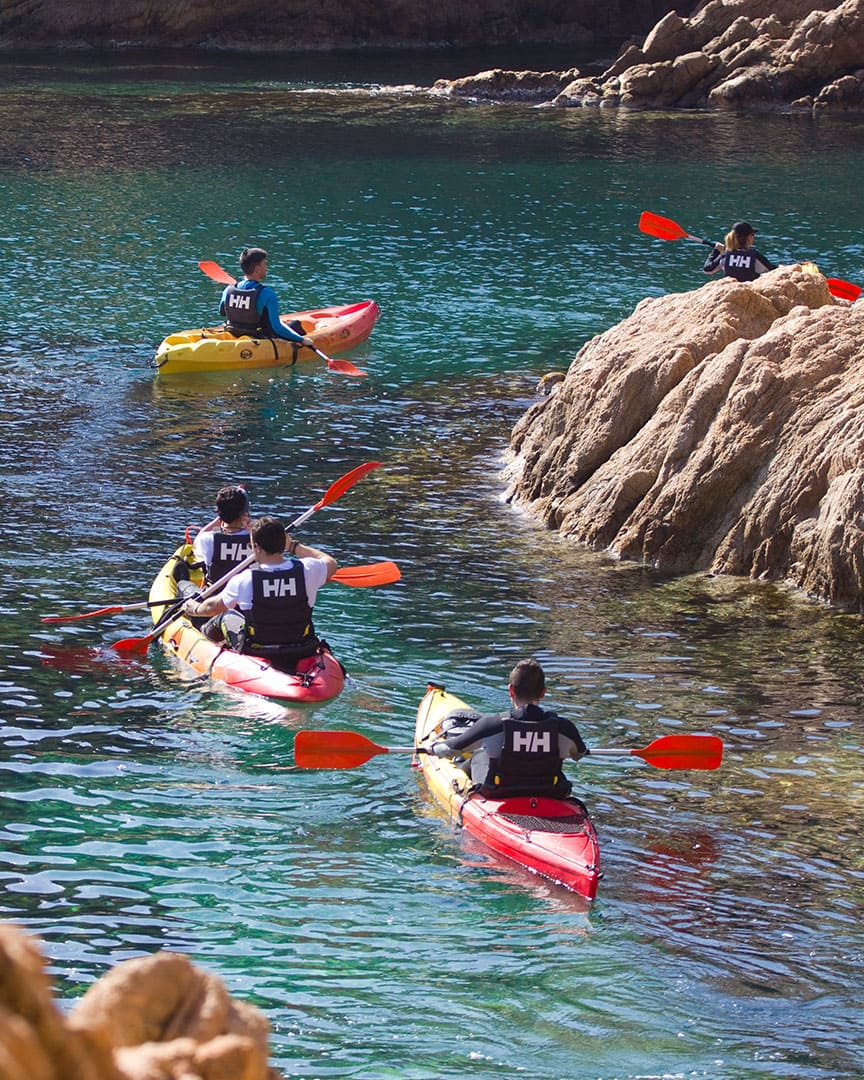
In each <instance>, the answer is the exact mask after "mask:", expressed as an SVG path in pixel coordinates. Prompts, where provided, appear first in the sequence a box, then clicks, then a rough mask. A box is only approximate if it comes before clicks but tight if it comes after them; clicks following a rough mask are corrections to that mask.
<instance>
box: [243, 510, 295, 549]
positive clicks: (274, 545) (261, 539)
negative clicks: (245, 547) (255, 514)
mask: <svg viewBox="0 0 864 1080" xmlns="http://www.w3.org/2000/svg"><path fill="white" fill-rule="evenodd" d="M250 535H251V537H252V543H253V544H257V545H258V547H260V548H263V549H264V550H265V551H266V552H267V554H268V555H278V554H279V552H280V551H284V550H285V545H286V544H287V542H288V534H287V533H286V532H285V526H284V525H283V524H282V522H281V521H279V520H278V519H277V518H274V517H260V518H256V519H255V521H253V522H252V528H251V530H250Z"/></svg>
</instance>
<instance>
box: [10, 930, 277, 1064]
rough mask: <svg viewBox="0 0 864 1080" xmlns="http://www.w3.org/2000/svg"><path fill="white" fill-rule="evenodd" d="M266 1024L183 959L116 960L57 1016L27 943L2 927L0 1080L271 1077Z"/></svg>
mask: <svg viewBox="0 0 864 1080" xmlns="http://www.w3.org/2000/svg"><path fill="white" fill-rule="evenodd" d="M267 1056H268V1025H267V1020H266V1018H265V1017H264V1016H263V1014H262V1013H261V1012H259V1010H258V1009H256V1008H255V1007H254V1006H252V1005H248V1004H246V1003H245V1002H242V1001H234V1000H233V999H232V998H231V997H230V996H229V995H228V992H227V991H226V989H225V986H224V984H223V983H222V981H221V980H220V979H219V978H217V977H216V976H215V975H211V974H208V973H207V972H204V971H201V970H200V969H198V968H196V967H195V966H194V965H193V964H192V963H191V962H190V961H189V960H188V958H186V957H185V956H181V955H179V954H176V953H168V952H160V953H156V954H154V955H152V956H146V957H141V958H139V959H134V960H128V961H126V962H125V963H122V964H119V965H118V966H117V967H116V968H114V969H113V970H112V971H110V972H108V974H107V975H105V976H103V977H102V978H101V979H100V980H99V981H98V982H96V983H94V985H93V986H91V987H90V989H89V990H88V991H87V993H86V994H85V995H84V997H83V998H82V999H81V1000H80V1001H79V1002H78V1003H77V1004H76V1005H75V1007H74V1008H73V1009H72V1010H71V1012H70V1013H69V1016H68V1017H64V1016H63V1015H62V1013H61V1012H60V1010H59V1009H58V1008H57V1006H56V1005H55V1003H54V1000H53V998H52V994H51V987H50V983H49V981H48V978H47V976H46V974H45V970H44V964H43V960H42V956H41V954H40V952H39V948H38V946H37V943H36V941H35V939H33V938H29V937H26V936H25V935H24V934H23V933H22V931H21V930H19V929H18V928H17V927H14V926H11V925H9V924H5V925H4V924H0V1080H72V1078H74V1080H279V1078H278V1074H277V1073H276V1072H275V1071H274V1070H272V1069H270V1068H269V1066H268V1064H267Z"/></svg>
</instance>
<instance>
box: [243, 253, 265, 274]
mask: <svg viewBox="0 0 864 1080" xmlns="http://www.w3.org/2000/svg"><path fill="white" fill-rule="evenodd" d="M240 269H241V270H242V271H243V273H244V274H245V275H246V277H252V276H253V275H254V274H256V273H259V272H260V271H261V270H262V269H263V270H264V271H265V272H266V270H267V252H266V251H265V250H264V248H259V247H247V248H243V250H242V251H241V252H240Z"/></svg>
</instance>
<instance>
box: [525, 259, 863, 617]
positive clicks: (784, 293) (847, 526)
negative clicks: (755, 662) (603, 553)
mask: <svg viewBox="0 0 864 1080" xmlns="http://www.w3.org/2000/svg"><path fill="white" fill-rule="evenodd" d="M862 337H864V303H860V302H859V303H856V304H852V305H850V304H848V303H846V302H845V301H836V300H835V299H834V298H833V297H832V296H831V294H830V293H829V292H828V288H827V285H826V283H825V279H824V278H823V277H822V276H821V275H820V274H818V273H812V272H808V270H807V269H806V268H801V267H797V266H796V267H780V268H779V269H777V270H775V271H773V272H772V273H770V274H765V275H763V276H762V277H761V278H759V280H758V281H756V282H753V283H752V284H746V285H745V284H740V283H738V282H736V281H734V280H733V279H731V278H727V279H724V280H721V281H717V282H712V283H710V284H707V285H704V286H703V287H702V288H700V289H696V290H694V291H693V292H689V293H683V294H675V295H670V296H664V297H661V298H659V299H647V300H643V301H642V302H641V303H640V304H639V305H638V306H637V308H636V309H635V311H634V312H633V314H632V315H631V316H630V317H629V318H628V319H625V320H624V322H622V323H620V324H619V325H618V326H615V327H613V328H612V329H611V330H608V331H607V332H606V333H604V334H601V335H599V336H598V337H596V338H594V339H593V340H592V341H589V342H588V343H587V344H586V345H585V346H584V347H583V348H582V349H581V351H580V352H579V354H578V355H577V356H576V358H575V359H574V360H573V363H572V364H571V366H570V369H569V370H568V372H567V375H566V377H565V379H564V380H563V382H561V383H560V384H559V385H558V386H557V387H554V388H553V390H552V393H551V395H550V396H549V397H546V398H543V399H542V400H541V401H538V402H537V403H536V404H535V405H533V406H532V407H531V408H530V409H529V410H528V412H527V413H526V414H525V415H524V416H523V417H522V419H521V420H520V421H519V422H518V424H517V425H516V426H515V428H514V429H513V433H512V439H511V451H512V461H511V464H510V465H509V466H508V470H507V475H508V480H509V483H510V487H509V491H508V498H510V499H511V500H512V501H514V502H517V503H519V504H520V505H522V506H523V507H524V508H525V509H526V510H527V511H528V512H529V513H530V514H532V515H533V516H536V517H538V518H540V519H541V520H543V521H544V522H545V523H546V524H547V525H548V526H549V527H550V528H556V529H558V530H560V532H561V533H562V534H563V535H565V536H569V537H572V538H574V539H576V540H578V541H581V542H582V543H585V544H587V545H589V546H590V547H592V548H595V549H608V550H610V551H611V552H613V553H614V554H616V555H618V556H620V557H622V558H627V559H634V560H639V561H644V562H648V563H650V564H653V565H654V566H656V567H657V568H659V569H661V570H667V571H674V572H690V571H697V570H703V571H704V570H709V571H712V572H715V573H723V574H739V575H747V576H750V577H754V578H762V579H765V580H776V581H784V580H785V581H788V582H790V583H792V584H793V585H795V586H797V587H799V588H801V589H804V590H805V591H806V592H807V593H809V594H810V595H812V596H814V597H818V598H820V599H823V600H828V601H831V602H832V603H834V604H837V605H838V606H841V607H844V608H847V609H851V610H857V611H864V528H862V512H864V364H862V349H861V341H862Z"/></svg>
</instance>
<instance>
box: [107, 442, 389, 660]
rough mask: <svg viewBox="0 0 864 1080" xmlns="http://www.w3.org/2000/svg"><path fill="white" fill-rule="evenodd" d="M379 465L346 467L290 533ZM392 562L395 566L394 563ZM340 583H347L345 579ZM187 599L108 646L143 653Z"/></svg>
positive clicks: (241, 567) (214, 590)
mask: <svg viewBox="0 0 864 1080" xmlns="http://www.w3.org/2000/svg"><path fill="white" fill-rule="evenodd" d="M380 464H381V462H380V461H366V462H364V463H363V464H362V465H357V466H355V467H354V468H353V469H351V470H350V472H347V473H345V475H344V476H340V477H339V479H338V480H334V481H333V483H332V484H331V485H330V487H329V488H327V490H326V491H325V492H324V494H323V495H322V496H321V498H320V499H319V500H318V502H316V503H315V504H314V505H313V506H310V507H309V509H308V510H306V511H304V512H303V513H302V514H301V515H300V517H298V518H295V519H294V521H292V522H291V524H290V525H289V526H288V531H289V532H290V531H291V530H292V529H296V528H297V526H298V525H302V524H303V522H304V521H307V520H308V519H309V518H310V517H312V515H313V514H314V513H316V512H317V511H318V510H321V509H323V507H325V506H329V505H330V504H331V503H334V502H335V501H336V500H337V499H338V498H339V497H340V495H344V494H345V492H346V491H347V490H348V489H349V488H350V487H352V486H353V485H354V484H356V483H357V481H358V480H359V479H361V477H363V476H365V475H366V474H367V473H368V472H371V471H372V469H377V468H378V466H379V465H380ZM254 561H255V557H254V555H249V556H248V557H247V558H246V559H244V560H243V562H241V563H238V564H237V566H235V567H233V568H232V569H231V570H229V572H228V573H227V574H225V575H224V577H221V578H220V579H219V580H218V581H217V582H214V584H213V585H210V586H209V588H207V589H205V590H204V592H203V593H201V594H200V596H198V597H197V598H196V599H198V600H206V599H207V597H208V596H213V595H214V594H215V593H217V592H219V590H220V589H222V588H223V587H224V586H225V585H226V583H227V582H228V581H230V579H231V578H232V577H234V575H235V574H239V573H240V571H241V570H245V569H246V567H247V566H251V565H252V563H253V562H254ZM393 565H394V566H395V563H394V564H393ZM346 569H347V568H346ZM397 572H398V567H397ZM337 573H338V571H337ZM333 576H334V577H335V576H336V575H335V574H334V575H333ZM343 583H345V584H347V582H343ZM381 584H384V582H381ZM187 599H188V598H187V597H183V598H182V599H180V600H178V601H176V602H175V603H173V604H172V605H171V606H170V607H169V608H168V609H167V610H166V611H165V614H164V615H163V616H162V618H161V619H160V620H159V622H158V623H157V624H156V625H155V626H154V627H153V629H152V630H151V631H150V633H149V634H145V635H144V636H143V637H139V638H123V639H122V640H120V641H115V642H114V643H113V644H112V645H111V648H112V649H116V650H117V651H118V652H144V651H145V650H146V649H147V647H148V645H149V644H150V642H151V641H155V639H156V638H157V637H158V636H159V635H160V634H161V633H162V631H163V630H164V629H165V627H166V626H167V625H168V623H170V622H171V620H172V619H173V618H174V617H175V616H176V615H177V612H178V611H179V610H180V609H181V608H182V607H183V605H184V604H185V603H186V600H187Z"/></svg>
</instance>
